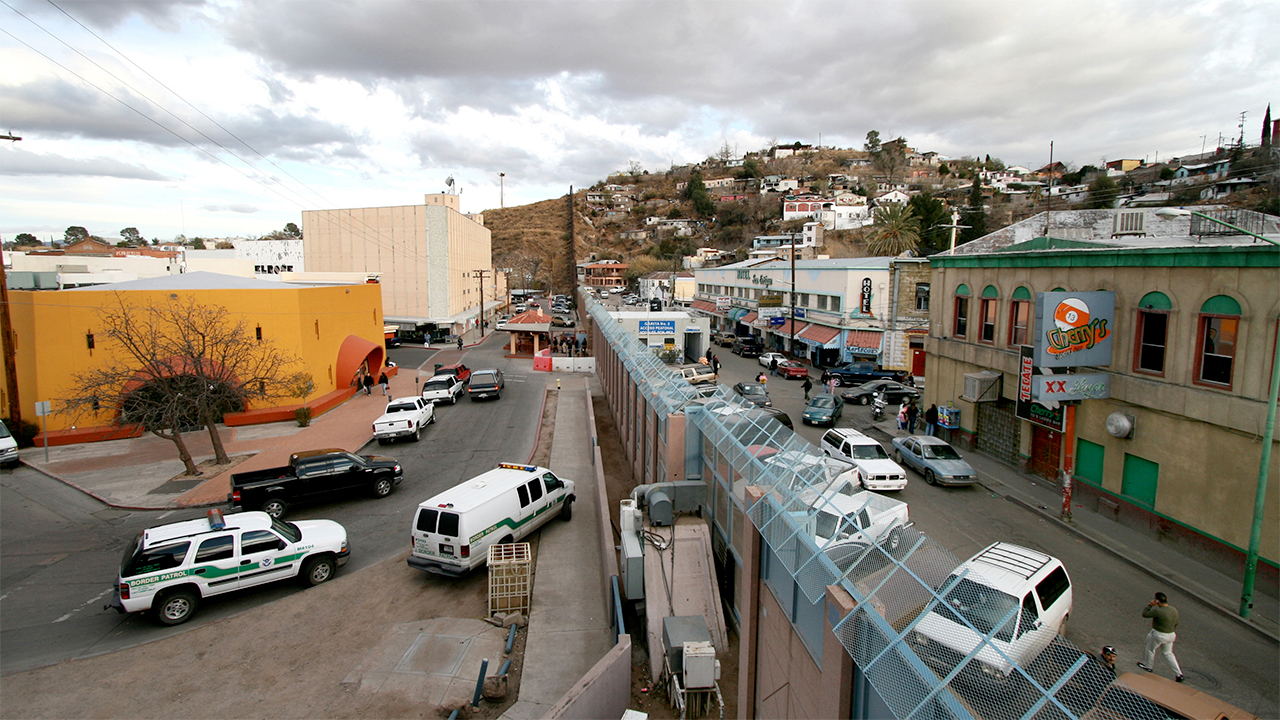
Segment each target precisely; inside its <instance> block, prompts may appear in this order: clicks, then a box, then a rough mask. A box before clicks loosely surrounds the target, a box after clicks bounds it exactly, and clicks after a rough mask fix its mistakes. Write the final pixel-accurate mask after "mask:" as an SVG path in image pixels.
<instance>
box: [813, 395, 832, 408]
mask: <svg viewBox="0 0 1280 720" xmlns="http://www.w3.org/2000/svg"><path fill="white" fill-rule="evenodd" d="M835 406H836V401H835V398H830V397H817V398H814V399H813V401H812V402H810V403H809V407H811V408H820V409H824V410H830V409H831V408H834V407H835Z"/></svg>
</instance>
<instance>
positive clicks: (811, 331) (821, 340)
mask: <svg viewBox="0 0 1280 720" xmlns="http://www.w3.org/2000/svg"><path fill="white" fill-rule="evenodd" d="M839 336H840V328H833V327H827V326H826V325H818V324H817V323H813V324H811V325H809V327H807V328H805V329H804V330H801V331H800V333H799V334H798V335H796V338H797V339H799V340H803V341H805V342H807V343H809V344H810V345H821V346H823V347H826V346H827V345H829V344H831V341H832V340H835V339H836V338H837V337H839Z"/></svg>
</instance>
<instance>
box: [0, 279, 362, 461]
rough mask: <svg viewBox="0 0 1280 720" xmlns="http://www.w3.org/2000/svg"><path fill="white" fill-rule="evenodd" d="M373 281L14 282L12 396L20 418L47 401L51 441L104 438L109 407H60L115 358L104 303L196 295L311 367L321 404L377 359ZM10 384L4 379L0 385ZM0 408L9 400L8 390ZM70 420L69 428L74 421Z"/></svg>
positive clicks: (282, 412) (277, 412) (268, 410)
mask: <svg viewBox="0 0 1280 720" xmlns="http://www.w3.org/2000/svg"><path fill="white" fill-rule="evenodd" d="M380 290H381V289H380V288H379V287H378V286H377V285H376V284H360V285H346V286H327V287H307V286H302V285H291V284H285V283H279V282H268V281H263V280H255V279H252V278H242V277H235V276H230V275H218V274H215V273H206V272H196V273H186V274H183V275H174V276H165V277H157V278H148V279H143V280H134V281H130V282H123V283H115V284H111V285H98V286H94V287H87V288H79V289H72V290H60V291H34V292H33V291H20V290H16V291H11V292H10V293H9V302H10V314H11V317H12V321H13V330H14V353H15V357H16V360H17V379H18V397H19V400H20V407H21V412H22V416H23V419H25V420H28V421H34V420H35V403H36V402H39V401H48V402H50V403H51V404H52V410H53V413H54V414H52V415H49V416H48V417H47V418H46V419H45V420H46V422H47V425H48V430H49V435H50V444H55V445H56V444H60V443H71V442H82V441H88V440H96V439H102V438H103V437H106V436H108V435H110V434H111V433H112V432H113V431H114V430H115V429H114V428H112V427H111V425H112V420H113V418H114V416H115V412H116V408H108V407H104V408H102V410H101V411H99V412H98V413H97V416H96V417H89V418H85V417H80V418H74V417H71V416H69V415H65V414H60V413H59V412H58V411H59V409H60V408H59V404H60V401H61V400H63V399H65V398H68V397H70V396H71V395H72V394H73V391H72V387H73V382H74V380H73V378H74V375H75V374H76V373H78V372H84V371H85V370H89V369H92V368H94V367H101V366H105V365H106V364H107V363H108V362H110V361H111V360H113V356H112V352H113V350H112V347H111V343H110V342H109V341H108V340H107V339H106V337H105V336H104V335H103V334H102V321H101V313H102V311H103V310H105V309H109V308H118V307H119V303H120V300H121V299H123V300H124V301H125V302H126V303H128V304H130V305H134V306H146V305H150V304H158V303H167V302H170V301H171V300H174V299H183V300H185V299H187V298H194V299H196V300H197V301H199V302H200V303H204V304H208V305H217V306H221V307H224V308H226V310H227V315H228V320H229V321H235V320H243V321H244V322H245V324H246V325H247V327H248V328H250V332H252V333H254V334H259V333H260V337H261V338H262V339H264V340H270V341H271V342H272V343H273V344H274V345H275V346H276V347H277V348H279V349H281V350H283V351H284V352H286V353H290V354H292V355H295V356H296V357H297V358H298V359H299V361H300V362H299V364H298V365H297V367H295V368H291V369H290V370H291V371H303V372H308V373H310V374H311V377H312V380H313V382H314V384H315V388H314V391H313V392H312V393H311V394H310V395H309V396H308V398H307V404H308V405H309V406H311V407H312V408H313V409H315V410H316V411H318V412H322V411H323V410H325V409H327V408H328V407H332V406H333V405H335V404H337V403H338V402H340V401H341V400H343V399H345V398H346V397H347V396H349V395H350V394H351V392H352V391H353V389H354V385H353V383H354V382H355V379H356V378H357V377H359V376H360V374H361V373H362V372H366V371H369V370H372V371H373V372H374V373H375V374H376V373H377V372H378V370H379V369H380V368H381V367H382V366H383V364H384V359H385V350H384V348H383V330H382V325H383V318H382V297H381V292H380ZM0 392H5V393H7V384H3V385H0ZM300 402H301V401H300V400H299V399H295V398H284V399H282V400H281V401H279V402H277V403H276V404H275V405H273V406H269V407H250V408H247V409H246V411H245V412H243V413H229V414H228V415H227V416H226V419H225V421H226V423H227V424H228V425H240V424H250V423H255V422H272V421H276V420H283V419H288V418H292V416H293V409H294V408H295V407H297V406H298V405H299V404H300ZM0 408H4V409H5V410H6V411H7V410H8V397H7V395H6V396H5V397H3V398H2V401H0ZM73 424H74V426H75V427H74V430H73V428H72V426H73Z"/></svg>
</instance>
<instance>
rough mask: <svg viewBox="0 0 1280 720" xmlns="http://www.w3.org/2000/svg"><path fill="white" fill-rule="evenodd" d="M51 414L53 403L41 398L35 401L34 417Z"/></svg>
mask: <svg viewBox="0 0 1280 720" xmlns="http://www.w3.org/2000/svg"><path fill="white" fill-rule="evenodd" d="M52 414H53V405H52V403H50V402H49V401H48V400H41V401H40V402H38V403H36V417H44V416H45V415H52Z"/></svg>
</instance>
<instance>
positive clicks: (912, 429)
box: [907, 402, 920, 435]
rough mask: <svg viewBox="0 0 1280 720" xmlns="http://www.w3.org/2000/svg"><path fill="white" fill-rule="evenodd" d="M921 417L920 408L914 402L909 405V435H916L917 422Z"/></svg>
mask: <svg viewBox="0 0 1280 720" xmlns="http://www.w3.org/2000/svg"><path fill="white" fill-rule="evenodd" d="M919 417H920V408H918V407H916V404H915V403H913V402H908V403H907V433H908V434H910V435H915V434H916V420H917V419H919Z"/></svg>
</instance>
